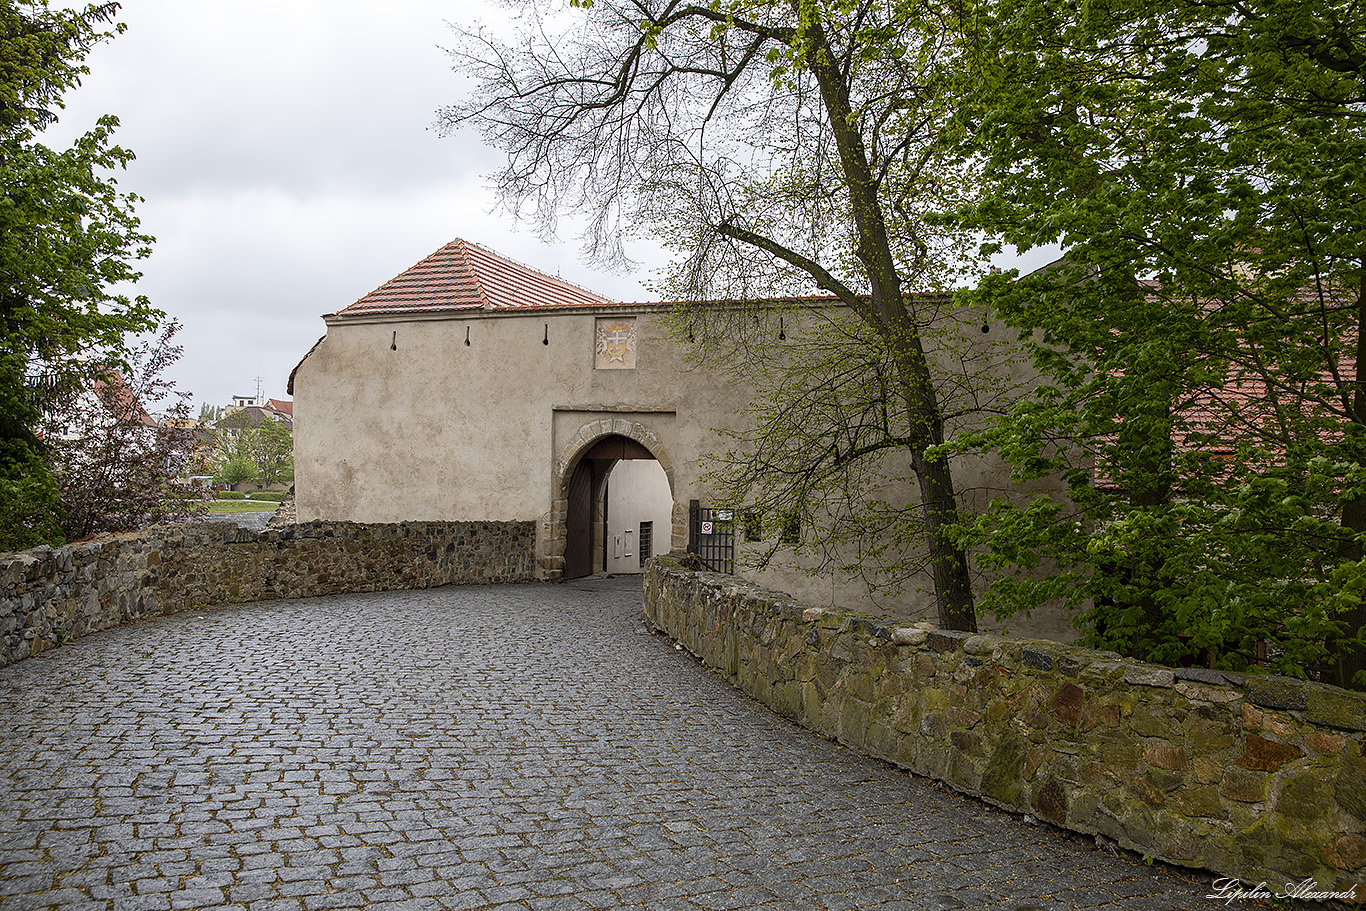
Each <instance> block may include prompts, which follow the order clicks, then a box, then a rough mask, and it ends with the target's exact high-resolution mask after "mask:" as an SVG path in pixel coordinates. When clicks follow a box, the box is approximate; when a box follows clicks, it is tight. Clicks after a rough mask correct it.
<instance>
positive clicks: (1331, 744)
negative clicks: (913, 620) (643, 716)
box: [645, 555, 1366, 904]
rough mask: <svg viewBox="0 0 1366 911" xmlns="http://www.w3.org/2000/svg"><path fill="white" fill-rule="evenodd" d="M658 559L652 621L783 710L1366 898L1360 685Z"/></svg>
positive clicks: (994, 789)
mask: <svg viewBox="0 0 1366 911" xmlns="http://www.w3.org/2000/svg"><path fill="white" fill-rule="evenodd" d="M684 563H685V561H684V560H683V559H680V557H679V555H671V556H668V557H660V558H655V560H653V561H652V563H651V566H650V569H649V572H648V574H647V576H646V585H645V616H646V621H647V623H649V624H650V625H651V626H653V627H654V628H655V629H656V630H657V631H660V632H662V633H664V634H666V635H668V636H670V637H672V638H673V639H675V640H676V641H678V642H679V643H680V644H681V645H682V646H683V647H684V648H685V649H687V650H688V651H690V652H691V653H692V654H694V655H696V656H697V657H698V658H700V659H701V660H702V661H703V662H704V663H705V664H707V665H708V666H710V667H712V668H715V669H716V670H717V671H718V672H720V673H721V674H723V675H724V676H725V677H727V678H728V679H729V680H730V681H731V682H732V683H734V684H735V685H736V686H737V687H739V688H740V689H742V690H744V691H745V692H747V693H749V694H750V695H751V696H753V697H754V698H756V699H758V700H759V701H761V702H763V703H765V704H767V705H769V706H771V707H772V708H773V709H774V710H776V711H777V712H779V713H780V714H782V715H784V716H786V717H788V718H791V719H793V720H794V721H797V722H799V723H801V724H802V725H804V726H806V727H808V728H810V729H811V730H813V731H817V732H819V733H821V734H823V735H825V736H827V737H830V738H832V739H835V740H838V741H840V742H841V743H845V744H847V745H849V746H851V747H854V748H857V749H859V750H861V751H863V752H865V753H868V754H870V755H872V756H876V757H880V758H882V759H885V760H888V761H890V762H892V763H895V764H896V765H898V766H900V767H902V768H905V769H908V770H910V771H912V772H914V773H916V774H918V775H924V776H927V777H930V778H934V779H937V780H940V781H943V782H945V783H947V784H949V785H951V786H953V787H955V788H957V789H958V790H960V791H963V792H965V793H968V794H972V795H975V796H977V797H980V798H982V799H984V800H986V801H988V802H990V803H993V804H996V805H998V806H1001V807H1003V808H1005V809H1008V810H1012V811H1016V812H1021V813H1028V814H1032V815H1034V816H1036V817H1038V818H1041V819H1044V820H1047V821H1049V822H1051V823H1053V824H1055V825H1058V826H1061V827H1064V828H1067V829H1071V830H1073V831H1077V832H1082V833H1086V834H1089V835H1101V836H1105V837H1107V838H1110V839H1113V840H1115V841H1116V842H1118V843H1119V844H1121V845H1123V846H1124V847H1127V848H1130V849H1132V850H1134V851H1137V852H1139V853H1141V854H1145V855H1150V856H1153V857H1157V858H1161V859H1162V860H1165V861H1169V862H1171V863H1175V864H1182V865H1186V866H1190V867H1197V868H1203V869H1206V870H1210V871H1214V872H1215V873H1217V874H1219V875H1220V876H1228V877H1235V878H1237V879H1240V880H1242V881H1243V882H1244V883H1248V884H1256V883H1262V882H1265V883H1269V884H1271V885H1273V886H1275V887H1277V888H1279V887H1281V886H1282V885H1283V884H1289V883H1301V882H1303V881H1304V880H1307V879H1309V880H1313V881H1314V882H1315V883H1316V884H1317V886H1318V887H1319V889H1320V890H1324V891H1327V890H1330V889H1331V890H1332V891H1348V890H1354V894H1355V896H1356V897H1357V899H1358V901H1359V902H1360V903H1363V904H1366V694H1362V693H1353V692H1348V691H1346V690H1340V689H1336V688H1333V687H1327V686H1321V685H1318V684H1312V683H1306V682H1304V681H1300V680H1291V679H1287V678H1283V677H1258V676H1242V675H1234V674H1224V673H1220V672H1216V671H1209V670H1201V669H1195V670H1173V669H1171V668H1164V667H1158V666H1155V665H1149V664H1143V663H1140V662H1136V661H1131V660H1126V659H1123V658H1121V657H1120V656H1118V655H1116V654H1114V653H1108V652H1097V651H1091V650H1088V649H1083V648H1079V647H1075V646H1063V645H1058V644H1056V643H1052V642H1044V641H1029V640H1018V639H1004V638H999V637H995V636H989V635H969V634H964V633H954V632H946V631H941V630H934V629H929V628H926V626H927V625H924V624H921V625H919V626H912V627H906V626H898V625H897V621H895V620H890V619H879V618H877V617H872V616H868V615H863V614H857V613H853V612H847V611H840V610H832V609H828V608H815V607H809V606H806V605H803V604H801V603H799V602H796V601H794V600H793V599H791V598H790V597H788V596H786V595H783V594H781V593H778V592H773V591H768V590H765V589H761V588H758V587H756V586H752V585H748V584H745V583H742V582H738V581H737V580H736V579H735V577H733V576H722V575H717V574H713V573H705V572H696V571H691V570H688V569H685V568H684Z"/></svg>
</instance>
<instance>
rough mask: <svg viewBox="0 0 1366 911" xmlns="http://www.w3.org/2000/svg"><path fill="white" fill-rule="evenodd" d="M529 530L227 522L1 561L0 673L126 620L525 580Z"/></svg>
mask: <svg viewBox="0 0 1366 911" xmlns="http://www.w3.org/2000/svg"><path fill="white" fill-rule="evenodd" d="M535 537H536V526H535V523H532V522H406V523H400V524H396V525H357V524H354V523H350V522H307V523H304V524H302V525H292V526H287V527H285V528H274V529H267V530H265V531H260V532H257V531H249V530H247V529H244V528H238V527H237V526H236V525H233V524H231V523H226V522H208V523H202V524H190V525H172V526H160V527H155V528H150V529H147V530H146V531H143V532H138V533H136V534H132V535H121V536H118V537H115V538H110V539H107V540H101V541H93V542H90V543H85V544H68V545H65V546H63V547H57V548H48V547H40V548H35V549H34V550H29V551H24V552H22V553H17V554H3V555H0V666H4V665H7V664H11V663H13V662H15V661H19V660H21V659H23V658H27V657H28V656H30V655H35V654H37V653H39V652H41V651H44V650H45V649H48V648H51V647H53V646H55V645H60V644H61V643H62V642H64V641H66V640H69V639H75V638H78V637H80V636H84V635H86V634H87V633H92V632H95V631H97V630H102V629H108V628H109V627H111V626H117V625H118V624H120V623H125V622H127V621H129V620H135V619H140V618H144V617H156V616H161V615H163V614H169V613H174V612H175V611H180V610H185V609H187V608H191V607H199V606H204V605H211V604H224V603H240V602H246V601H268V600H276V599H282V598H307V597H313V596H316V595H331V594H345V593H352V592H367V591H397V590H407V589H418V588H431V587H433V586H437V585H449V584H452V583H457V582H464V583H488V582H526V581H530V580H531V578H532V576H533V571H534V567H535V546H536V543H535Z"/></svg>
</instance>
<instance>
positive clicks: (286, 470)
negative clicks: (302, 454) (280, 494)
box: [251, 417, 294, 484]
mask: <svg viewBox="0 0 1366 911" xmlns="http://www.w3.org/2000/svg"><path fill="white" fill-rule="evenodd" d="M251 453H252V456H253V459H252V460H253V461H254V462H255V463H256V468H257V476H258V477H259V478H260V481H261V483H262V484H284V483H288V482H290V481H293V480H294V437H293V435H292V434H291V433H290V432H289V428H287V427H286V426H285V425H284V423H283V422H282V421H277V420H274V419H273V418H269V417H267V418H265V419H264V420H262V421H261V426H260V427H258V428H257V429H256V433H255V435H254V436H253V439H252V446H251Z"/></svg>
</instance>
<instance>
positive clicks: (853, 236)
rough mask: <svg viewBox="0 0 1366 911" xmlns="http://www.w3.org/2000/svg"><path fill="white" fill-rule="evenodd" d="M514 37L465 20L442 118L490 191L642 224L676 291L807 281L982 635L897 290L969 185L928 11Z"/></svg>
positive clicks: (950, 487) (937, 27)
mask: <svg viewBox="0 0 1366 911" xmlns="http://www.w3.org/2000/svg"><path fill="white" fill-rule="evenodd" d="M571 5H572V6H575V7H577V11H571V12H570V13H569V14H568V16H569V18H570V19H572V20H573V21H572V22H569V23H568V24H566V23H565V20H564V18H563V17H562V18H561V19H559V20H555V21H552V20H547V19H543V18H536V17H533V18H531V19H530V20H529V27H528V28H527V29H525V30H524V31H523V32H522V35H521V39H520V40H521V43H520V44H518V45H517V46H509V45H506V44H504V43H502V42H500V41H499V40H497V39H496V38H494V37H493V36H490V35H489V34H487V33H484V32H480V31H473V32H464V33H462V35H461V40H460V43H459V44H458V46H457V47H456V48H455V49H454V50H453V52H452V53H453V55H454V56H455V58H456V60H457V62H458V66H459V69H461V70H462V71H464V72H465V73H467V74H469V75H471V76H473V77H474V78H475V79H476V80H477V81H478V84H479V87H478V89H477V90H476V91H474V92H473V93H471V95H470V96H469V98H468V99H467V100H466V101H464V102H461V103H459V104H457V105H454V106H452V107H450V108H448V109H447V110H445V111H443V113H442V117H441V124H442V127H443V129H445V130H447V131H450V130H453V129H456V128H458V127H459V126H461V125H464V124H474V125H476V126H478V127H479V128H480V129H481V130H482V131H483V133H484V135H485V137H486V138H487V139H488V141H490V142H491V143H492V144H493V145H494V146H496V147H497V148H499V149H501V150H502V151H503V152H504V153H505V154H506V156H507V160H506V166H505V167H504V168H503V170H502V171H501V172H500V173H499V174H498V176H497V187H498V190H499V191H500V193H501V195H502V197H503V199H504V200H505V201H506V203H507V204H508V205H509V207H510V208H511V209H513V210H514V211H516V212H518V213H519V214H522V215H524V216H528V217H530V218H532V219H533V220H534V221H535V222H536V223H537V224H538V225H539V226H540V228H541V229H542V230H543V231H544V232H546V233H549V232H553V231H554V229H555V224H556V218H557V216H558V214H559V213H560V212H562V211H565V210H566V209H572V210H574V211H576V212H578V213H580V214H583V215H586V216H587V217H588V218H589V219H590V221H589V227H588V229H587V231H586V233H585V247H586V252H587V253H588V254H589V255H590V256H592V257H594V258H596V259H598V260H600V261H609V262H610V261H614V260H621V259H622V258H623V246H622V234H623V231H628V230H631V229H633V228H636V227H639V226H645V225H649V226H652V228H653V229H654V230H657V231H659V232H661V233H662V234H663V235H664V236H665V237H666V238H667V239H668V241H669V242H670V243H671V244H673V245H675V246H676V247H677V248H679V249H680V250H682V251H683V252H684V253H685V254H686V256H685V259H684V260H683V263H682V265H681V266H680V267H679V268H678V269H677V271H676V272H675V273H674V274H673V275H672V277H671V281H670V290H671V291H673V292H675V293H677V294H679V295H680V296H682V297H684V298H686V299H693V300H699V301H705V300H716V299H732V300H740V301H744V300H749V301H753V300H761V299H767V298H771V297H773V296H774V295H784V294H800V293H810V292H811V291H812V290H813V286H814V288H815V289H818V290H819V291H821V292H824V293H826V294H829V295H832V296H834V297H835V298H837V299H838V300H839V301H840V302H841V303H842V304H843V305H844V306H846V307H847V308H848V309H849V311H850V312H852V313H853V314H855V315H856V316H857V318H858V320H860V321H861V322H862V324H863V325H864V326H866V327H867V328H868V330H869V331H870V332H871V333H872V336H873V337H874V338H875V339H876V341H877V347H878V349H879V354H878V361H879V364H880V365H882V366H883V367H885V374H883V375H881V376H880V377H879V383H881V384H882V390H881V391H884V392H885V393H886V395H887V396H888V397H889V399H888V405H889V407H890V409H891V411H892V412H893V413H894V423H895V424H896V428H897V429H896V432H895V434H894V435H893V436H894V438H895V440H896V442H897V444H898V445H899V446H901V447H903V448H904V451H905V454H906V456H907V458H908V460H909V463H910V468H911V472H912V474H913V476H914V478H915V484H916V486H918V489H919V490H918V492H919V499H920V503H921V508H922V509H921V514H920V520H921V522H920V525H921V528H922V530H923V534H924V539H925V541H926V542H927V543H928V552H929V564H930V568H931V571H932V575H933V579H934V590H935V595H936V600H937V604H938V611H939V621H940V623H941V625H942V626H944V627H945V628H949V629H959V630H974V629H975V628H976V616H975V611H974V608H973V596H972V587H971V582H970V577H969V573H968V563H967V556H966V554H965V552H964V550H963V549H962V548H961V547H960V546H959V545H958V544H957V543H955V541H954V539H953V535H952V529H953V528H954V527H955V526H956V525H957V523H958V518H959V505H958V498H957V493H956V491H955V488H954V482H953V478H952V474H951V471H950V466H949V463H948V461H947V460H946V459H945V458H943V457H940V456H937V455H936V454H935V450H934V447H935V446H937V445H939V444H941V443H943V442H944V440H945V415H944V410H943V407H942V403H941V400H940V393H939V389H938V387H937V385H936V383H937V379H938V378H937V377H936V374H935V371H934V369H933V367H932V365H931V361H930V359H929V358H928V357H927V355H926V343H925V339H926V334H927V332H929V331H931V328H932V327H931V323H932V320H933V317H934V316H935V315H936V313H937V311H938V306H939V305H938V304H936V305H935V307H934V308H932V309H931V311H928V312H927V311H925V310H924V309H922V303H923V299H922V298H919V297H917V296H915V295H908V294H907V291H908V290H917V289H925V288H932V287H937V286H941V285H942V284H943V283H945V282H946V281H947V280H948V278H949V274H948V273H949V271H950V268H951V264H952V263H954V262H955V261H958V260H957V258H956V257H955V256H954V255H953V251H954V250H955V249H956V248H954V247H953V246H952V245H953V243H954V241H955V238H953V237H952V236H950V235H946V234H943V233H941V232H939V231H937V230H936V229H934V228H933V227H932V226H931V225H930V224H929V223H928V222H927V220H926V219H925V218H924V217H923V216H922V213H924V212H927V211H934V210H937V209H941V210H942V209H944V208H949V207H952V206H953V205H955V204H956V203H957V202H958V201H959V197H960V196H961V195H962V194H963V193H964V188H965V187H966V186H968V185H969V182H968V181H966V180H964V179H962V175H961V172H959V171H955V170H954V169H953V168H951V167H950V166H949V165H948V164H947V163H946V162H945V160H943V159H942V158H941V156H939V154H938V152H937V149H938V145H937V143H936V140H937V139H938V137H939V131H940V130H941V128H942V126H943V124H944V123H945V122H946V119H947V118H946V116H945V110H944V101H943V96H942V92H941V89H940V85H939V83H940V80H939V77H938V73H939V66H940V65H941V63H942V58H943V55H944V54H946V53H947V51H946V49H945V46H943V45H941V39H940V38H939V37H938V36H939V35H947V34H949V33H950V32H949V30H948V29H947V28H941V25H942V23H939V22H937V21H936V19H935V16H936V10H935V8H933V7H930V6H918V5H916V4H914V3H908V4H901V5H894V4H879V3H875V2H870V0H851V2H843V3H833V4H818V3H815V2H813V0H782V2H764V0H753V2H746V0H739V2H732V3H727V4H725V5H722V4H719V3H714V4H711V5H705V4H699V3H694V2H688V0H571Z"/></svg>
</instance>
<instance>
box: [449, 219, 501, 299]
mask: <svg viewBox="0 0 1366 911" xmlns="http://www.w3.org/2000/svg"><path fill="white" fill-rule="evenodd" d="M453 243H455V244H457V245H459V247H460V259H461V260H462V261H463V262H464V263H465V268H466V269H468V270H469V273H470V277H471V278H473V279H474V288H475V291H476V292H477V293H478V294H479V299H480V300H482V301H483V302H484V303H483V306H481V307H480V308H479V309H481V310H492V309H493V301H491V300H489V295H488V292H487V291H485V290H484V283H483V282H482V281H480V280H479V270H478V269H476V268H474V263H472V262H470V251H469V248H470V247H478V246H479V245H478V244H472V243H470V242H469V241H467V240H465V238H463V237H457V238H456V239H455V240H454V241H453ZM479 249H481V250H482V249H483V247H480V248H479Z"/></svg>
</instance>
